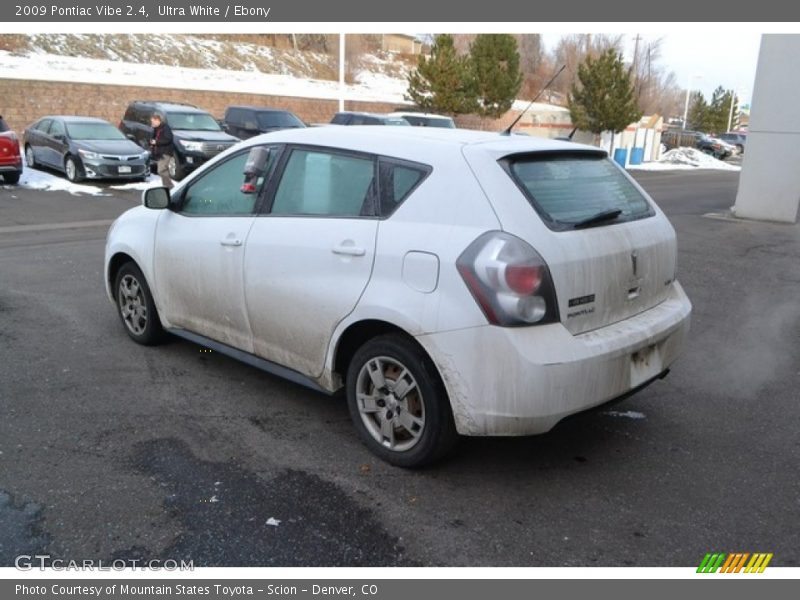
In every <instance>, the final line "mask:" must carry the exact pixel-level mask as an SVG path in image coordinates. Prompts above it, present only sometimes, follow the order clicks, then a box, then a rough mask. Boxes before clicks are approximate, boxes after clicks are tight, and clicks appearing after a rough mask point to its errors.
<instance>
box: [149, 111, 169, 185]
mask: <svg viewBox="0 0 800 600" xmlns="http://www.w3.org/2000/svg"><path fill="white" fill-rule="evenodd" d="M150 125H151V126H152V127H153V137H152V139H151V140H150V156H152V157H153V159H154V160H155V161H156V165H158V175H159V177H161V185H163V186H164V187H165V188H167V189H172V177H170V176H169V162H170V160H172V153H173V149H172V129H170V128H169V125H167V124H166V122H165V121H164V118H163V117H162V116H161V115H160V114H158V113H153V116H152V117H150Z"/></svg>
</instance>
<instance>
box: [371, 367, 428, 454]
mask: <svg viewBox="0 0 800 600" xmlns="http://www.w3.org/2000/svg"><path fill="white" fill-rule="evenodd" d="M356 404H357V406H358V411H359V414H360V416H361V420H362V421H363V423H364V426H365V427H366V429H367V431H368V432H369V434H370V435H371V436H372V437H373V438H374V439H375V440H376V441H377V442H378V443H380V444H381V445H383V446H385V447H386V448H388V449H390V450H393V451H396V452H404V451H406V450H409V449H411V448H413V447H414V446H415V445H416V444H417V443H418V442H419V441H420V438H421V437H422V432H423V430H424V428H425V404H424V402H423V399H422V392H421V390H420V388H419V386H418V385H417V381H416V379H414V376H413V375H412V374H411V371H409V370H408V368H406V366H405V365H403V364H402V363H401V362H400V361H399V360H397V359H395V358H390V357H388V356H377V357H373V358H371V359H370V360H368V361H367V362H366V363H365V364H364V365H363V366H362V367H361V370H360V371H359V373H358V378H357V380H356Z"/></svg>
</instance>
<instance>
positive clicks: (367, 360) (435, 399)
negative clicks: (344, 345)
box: [346, 334, 458, 468]
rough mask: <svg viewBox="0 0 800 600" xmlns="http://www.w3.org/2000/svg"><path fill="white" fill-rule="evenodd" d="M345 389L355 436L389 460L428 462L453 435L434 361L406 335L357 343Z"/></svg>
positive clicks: (449, 444)
mask: <svg viewBox="0 0 800 600" xmlns="http://www.w3.org/2000/svg"><path fill="white" fill-rule="evenodd" d="M346 392H347V405H348V408H349V410H350V417H351V418H352V420H353V424H354V425H355V428H356V431H358V434H359V437H361V439H362V441H363V442H364V443H365V444H366V446H367V447H368V448H369V449H370V450H371V451H372V452H373V453H374V454H376V455H377V456H379V457H380V458H382V459H383V460H385V461H386V462H388V463H390V464H393V465H395V466H398V467H405V468H414V467H421V466H424V465H427V464H430V463H431V462H434V461H436V460H438V459H440V458H442V457H444V456H445V455H446V454H447V453H448V452H449V451H450V450H452V449H453V448H454V447H455V444H456V442H457V441H458V434H457V432H456V428H455V423H454V421H453V414H452V411H451V410H450V401H449V399H448V397H447V392H446V390H445V388H444V384H443V383H442V380H441V378H440V377H439V373H438V371H437V370H436V366H435V365H434V364H433V361H431V359H430V358H429V357H428V355H427V354H425V352H424V351H423V350H422V349H421V348H420V347H419V346H417V345H416V344H415V343H414V342H413V341H411V340H409V339H408V338H407V337H404V336H402V335H398V334H389V335H382V336H379V337H376V338H374V339H372V340H370V341H368V342H366V343H365V344H364V345H363V346H361V348H359V349H358V351H357V352H356V353H355V355H354V356H353V359H352V360H351V361H350V365H349V367H348V370H347V377H346Z"/></svg>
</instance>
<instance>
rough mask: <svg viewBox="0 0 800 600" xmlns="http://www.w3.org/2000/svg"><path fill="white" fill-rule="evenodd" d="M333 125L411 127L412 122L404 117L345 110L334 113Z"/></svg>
mask: <svg viewBox="0 0 800 600" xmlns="http://www.w3.org/2000/svg"><path fill="white" fill-rule="evenodd" d="M331 124H332V125H400V126H401V127H403V126H405V127H411V123H409V122H408V121H406V120H405V119H404V118H402V117H393V116H391V115H379V114H375V113H366V112H351V111H343V112H338V113H336V114H335V115H333V118H332V119H331Z"/></svg>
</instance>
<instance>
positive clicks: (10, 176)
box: [3, 172, 22, 185]
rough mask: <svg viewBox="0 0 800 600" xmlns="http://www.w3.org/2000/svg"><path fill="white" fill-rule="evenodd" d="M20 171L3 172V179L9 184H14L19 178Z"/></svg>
mask: <svg viewBox="0 0 800 600" xmlns="http://www.w3.org/2000/svg"><path fill="white" fill-rule="evenodd" d="M20 175H22V173H19V172H17V173H3V181H4V182H5V183H7V184H9V185H16V184H18V183H19V178H20Z"/></svg>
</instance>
